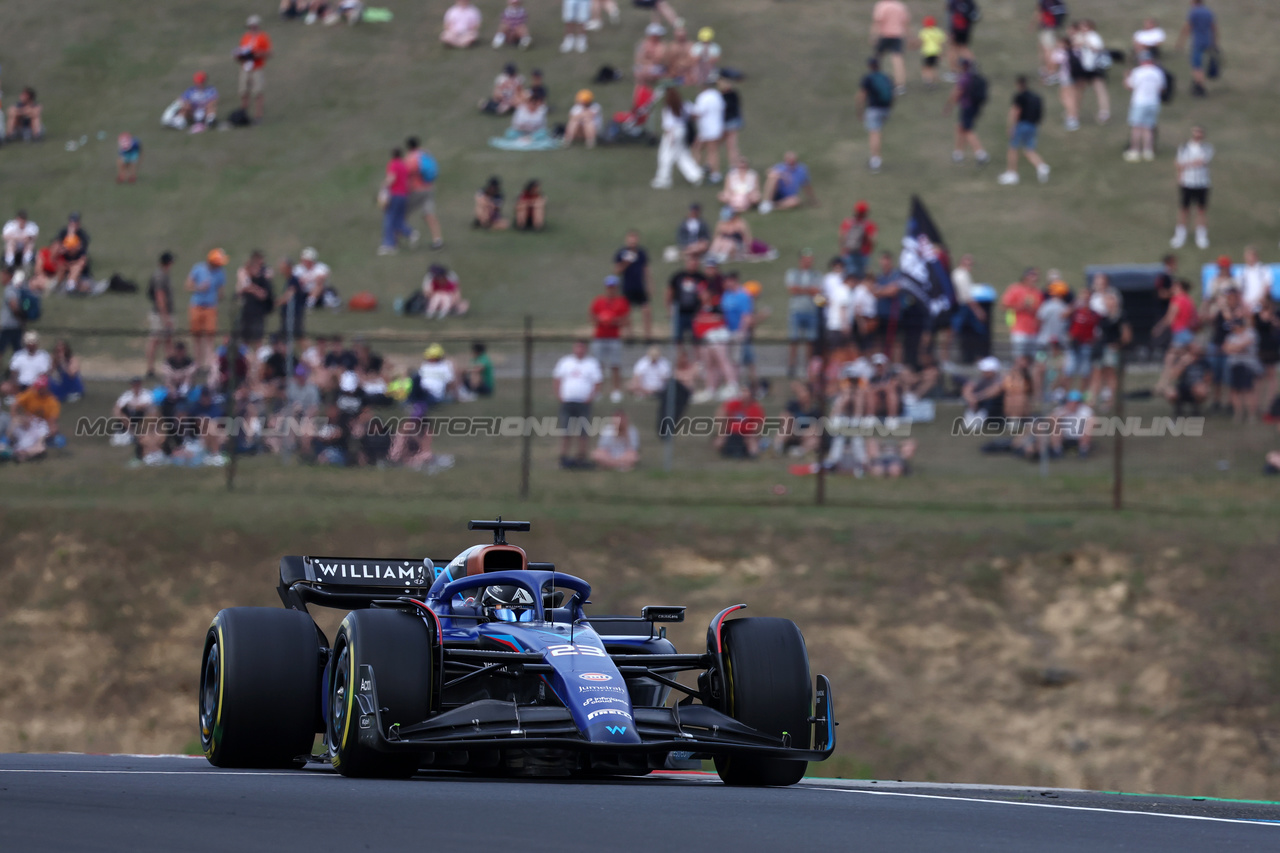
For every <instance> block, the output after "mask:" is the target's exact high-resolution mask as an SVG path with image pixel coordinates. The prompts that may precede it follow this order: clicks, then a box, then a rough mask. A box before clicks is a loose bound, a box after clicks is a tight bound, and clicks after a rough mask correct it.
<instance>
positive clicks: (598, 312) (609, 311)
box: [591, 275, 631, 403]
mask: <svg viewBox="0 0 1280 853" xmlns="http://www.w3.org/2000/svg"><path fill="white" fill-rule="evenodd" d="M620 283H621V280H620V279H619V278H618V277H617V276H616V275H610V276H606V277H605V280H604V293H603V294H601V295H600V296H597V297H596V298H595V299H594V300H592V302H591V319H592V320H594V321H595V324H596V333H595V337H594V339H593V340H592V341H591V354H592V355H593V356H595V358H596V361H598V362H600V366H601V367H602V368H608V369H609V372H610V374H611V375H612V376H613V391H612V392H610V394H609V399H610V400H611V401H613V402H614V403H620V402H622V331H623V329H624V328H625V329H626V331H627V333H628V334H630V333H631V303H630V302H628V301H627V298H626V297H625V296H623V295H622V294H621V293H619V292H618V291H619V287H618V285H619V284H620Z"/></svg>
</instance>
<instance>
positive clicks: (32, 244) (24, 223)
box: [2, 210, 40, 269]
mask: <svg viewBox="0 0 1280 853" xmlns="http://www.w3.org/2000/svg"><path fill="white" fill-rule="evenodd" d="M2 233H3V238H4V265H5V266H6V267H9V268H11V269H16V268H17V267H20V266H24V267H29V266H31V265H32V264H33V263H35V259H36V238H37V237H39V236H40V226H39V225H36V224H35V223H34V222H32V221H31V220H30V219H28V218H27V212H26V211H25V210H19V211H18V213H17V215H16V216H14V218H13V219H10V220H9V221H8V222H6V223H5V224H4V231H3V232H2Z"/></svg>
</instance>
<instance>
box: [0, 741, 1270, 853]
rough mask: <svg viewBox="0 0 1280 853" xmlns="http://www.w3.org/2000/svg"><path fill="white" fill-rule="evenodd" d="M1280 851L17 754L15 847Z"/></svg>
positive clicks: (902, 805) (1, 783) (794, 799)
mask: <svg viewBox="0 0 1280 853" xmlns="http://www.w3.org/2000/svg"><path fill="white" fill-rule="evenodd" d="M472 849H478V850H486V849H493V850H502V849H513V850H520V851H556V853H573V851H588V850H607V851H633V850H634V851H644V853H653V851H662V850H699V851H721V850H729V851H733V853H756V851H770V853H777V851H793V850H795V851H805V853H809V851H824V850H835V851H842V853H845V852H846V851H858V850H875V851H897V850H901V851H912V853H921V851H935V850H936V851H948V853H968V851H1011V853H1012V851H1016V853H1028V851H1035V853H1046V851H1073V853H1075V851H1091V853H1092V851H1160V852H1161V853H1170V851H1196V853H1203V852H1204V851H1213V853H1221V851H1254V850H1257V851H1270V853H1276V851H1280V805H1276V804H1268V803H1240V802H1223V801H1198V800H1189V799H1179V798H1163V797H1149V796H1120V795H1105V794H1096V793H1091V792H1084V791H1063V790H1058V791H1045V790H1042V789H1024V788H987V787H979V786H940V785H934V786H924V785H911V784H903V783H885V782H879V783H871V782H842V781H836V780H822V779H810V780H806V781H805V782H804V783H802V784H800V785H797V786H795V787H792V788H786V789H767V790H756V789H742V788H729V787H725V786H724V785H721V784H720V783H719V782H718V781H717V780H716V779H715V777H714V776H707V775H703V774H687V775H665V774H664V775H661V776H651V777H648V778H644V779H635V780H618V781H612V780H611V781H603V782H601V781H593V782H580V781H563V780H533V779H528V780H523V779H522V780H508V779H504V780H495V779H476V778H469V777H463V776H456V775H445V774H434V775H433V774H422V775H419V776H417V777H415V778H414V779H411V780H407V781H397V782H392V781H374V780H349V779H344V778H342V777H341V776H339V775H337V774H336V773H334V772H332V771H331V770H330V769H329V768H328V767H324V766H322V765H309V767H308V769H306V770H299V771H229V770H219V769H217V768H213V767H211V766H209V764H208V763H206V762H205V761H204V759H202V758H186V757H179V756H93V755H0V850H3V851H6V853H19V852H21V853H36V851H59V852H60V853H62V851H80V850H85V851H116V850H119V851H130V853H151V851H165V853H168V851H204V850H219V851H226V850H232V851H237V853H247V851H258V850H264V851H265V850H270V851H292V850H300V851H308V853H309V852H310V851H328V850H341V851H353V850H355V851H358V850H431V851H463V850H472Z"/></svg>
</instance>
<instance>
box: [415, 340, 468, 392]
mask: <svg viewBox="0 0 1280 853" xmlns="http://www.w3.org/2000/svg"><path fill="white" fill-rule="evenodd" d="M422 358H423V361H422V364H421V365H419V366H418V381H417V383H416V384H417V388H415V390H414V393H413V394H411V395H410V399H417V400H419V401H421V402H424V403H427V404H428V405H430V406H435V405H439V404H441V403H451V402H453V401H454V400H456V399H457V398H458V375H457V372H456V371H455V370H454V368H453V362H452V361H450V360H449V359H447V358H445V357H444V347H442V346H441V345H440V344H432V345H431V346H429V347H427V348H426V349H425V350H423V352H422Z"/></svg>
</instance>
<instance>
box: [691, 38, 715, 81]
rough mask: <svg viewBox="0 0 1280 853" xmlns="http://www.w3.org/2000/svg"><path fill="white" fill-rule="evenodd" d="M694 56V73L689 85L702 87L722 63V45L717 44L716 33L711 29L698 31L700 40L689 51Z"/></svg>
mask: <svg viewBox="0 0 1280 853" xmlns="http://www.w3.org/2000/svg"><path fill="white" fill-rule="evenodd" d="M689 53H690V54H691V55H692V56H693V71H692V73H690V75H689V85H691V86H701V85H702V84H703V82H704V81H705V80H706V79H707V78H708V77H710V76H711V75H712V74H713V73H717V68H716V66H717V65H718V64H719V62H720V45H718V44H716V33H715V30H713V29H711V27H703V28H702V29H700V30H698V40H697V42H695V43H694V45H693V47H691V48H690V49H689Z"/></svg>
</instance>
